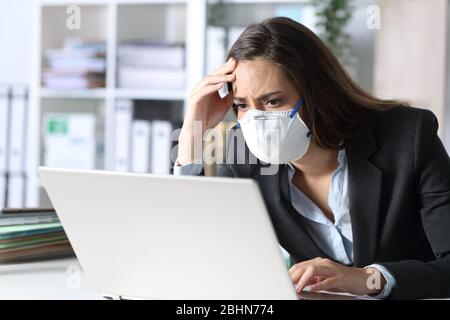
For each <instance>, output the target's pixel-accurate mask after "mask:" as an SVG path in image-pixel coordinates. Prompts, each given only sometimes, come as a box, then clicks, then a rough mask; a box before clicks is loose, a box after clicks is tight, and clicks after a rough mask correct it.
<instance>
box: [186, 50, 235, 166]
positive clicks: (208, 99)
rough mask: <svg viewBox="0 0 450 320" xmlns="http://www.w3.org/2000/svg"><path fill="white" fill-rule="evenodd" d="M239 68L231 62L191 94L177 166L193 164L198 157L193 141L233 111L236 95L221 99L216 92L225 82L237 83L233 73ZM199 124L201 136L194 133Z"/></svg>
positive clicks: (215, 72) (205, 80) (204, 80)
mask: <svg viewBox="0 0 450 320" xmlns="http://www.w3.org/2000/svg"><path fill="white" fill-rule="evenodd" d="M236 65H237V62H236V61H235V60H233V59H230V60H228V62H227V63H226V64H224V65H222V66H221V67H220V68H218V69H217V70H216V71H214V72H213V73H212V74H211V75H208V76H207V77H206V78H204V79H203V80H202V81H200V82H199V83H198V84H197V85H196V86H195V88H194V89H193V90H192V91H191V95H190V97H189V106H188V110H187V113H186V115H185V117H184V122H183V127H182V128H181V132H180V137H179V139H178V142H179V143H178V158H177V159H178V160H177V162H178V164H179V165H185V164H188V163H191V162H193V161H194V160H196V158H198V157H199V155H194V154H193V153H194V152H193V151H194V150H193V145H194V143H193V142H194V139H203V133H204V132H205V131H206V130H207V129H210V128H214V127H215V126H216V125H217V124H218V123H219V122H220V121H221V120H222V119H223V117H224V116H225V114H226V113H227V111H228V110H229V109H230V108H231V106H232V104H233V93H232V92H230V93H229V94H228V95H227V96H226V97H225V98H223V99H222V98H220V96H219V94H218V92H217V91H218V90H219V89H220V88H221V87H222V86H224V85H226V82H233V81H234V80H235V75H234V74H232V72H233V71H234V70H235V69H236ZM196 121H200V122H201V132H194V123H195V122H196ZM195 134H197V135H199V134H201V137H195ZM200 141H202V140H200Z"/></svg>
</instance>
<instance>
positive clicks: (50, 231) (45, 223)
mask: <svg viewBox="0 0 450 320" xmlns="http://www.w3.org/2000/svg"><path fill="white" fill-rule="evenodd" d="M73 254H74V253H73V249H72V247H71V246H70V243H69V240H68V239H67V236H66V234H65V233H64V229H63V227H62V225H61V223H60V222H59V220H58V218H57V216H56V214H55V212H54V211H53V209H28V210H25V209H4V210H3V211H2V213H1V214H0V263H10V262H23V261H31V260H43V259H55V258H62V257H68V256H73Z"/></svg>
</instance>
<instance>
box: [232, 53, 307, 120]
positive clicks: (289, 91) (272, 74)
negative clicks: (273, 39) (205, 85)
mask: <svg viewBox="0 0 450 320" xmlns="http://www.w3.org/2000/svg"><path fill="white" fill-rule="evenodd" d="M233 73H234V74H235V75H236V80H235V81H234V82H233V98H234V99H233V101H234V104H235V105H236V106H237V117H238V119H240V118H242V117H243V116H244V115H245V113H246V112H247V111H248V110H251V109H258V110H262V111H284V110H289V109H292V108H294V107H295V105H296V104H297V102H298V101H299V100H300V98H301V95H300V92H298V91H297V90H296V89H295V88H294V86H293V84H292V83H291V82H290V81H289V80H288V79H287V78H286V76H285V75H284V73H283V70H282V69H281V68H280V67H279V66H278V65H277V64H275V63H273V62H270V61H268V60H265V59H255V60H243V61H239V62H238V65H237V67H236V69H235V70H234V72H233ZM300 110H301V109H300Z"/></svg>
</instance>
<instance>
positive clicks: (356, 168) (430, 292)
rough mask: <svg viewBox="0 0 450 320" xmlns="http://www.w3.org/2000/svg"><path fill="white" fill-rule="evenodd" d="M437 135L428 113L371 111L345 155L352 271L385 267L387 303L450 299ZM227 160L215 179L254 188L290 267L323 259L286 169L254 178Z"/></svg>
mask: <svg viewBox="0 0 450 320" xmlns="http://www.w3.org/2000/svg"><path fill="white" fill-rule="evenodd" d="M437 129H438V122H437V119H436V117H435V116H434V114H433V113H432V112H430V111H428V110H423V109H418V108H412V107H397V108H394V109H391V110H388V111H376V112H374V113H373V114H371V116H370V117H369V121H368V122H367V124H365V125H364V126H363V127H362V128H361V129H360V131H359V132H358V134H357V135H355V137H354V138H353V139H352V142H351V144H350V146H349V147H348V148H347V150H346V151H347V159H348V178H349V201H350V216H351V222H352V229H353V246H354V266H356V267H364V266H367V265H369V264H372V263H378V264H381V265H383V266H384V267H386V268H387V269H388V270H389V271H390V272H391V273H392V275H393V276H394V278H395V280H396V286H395V288H394V290H393V291H392V293H391V295H390V296H389V298H393V299H410V298H411V299H415V298H439V297H450V159H449V157H448V155H447V153H446V151H445V149H444V147H443V145H442V143H441V140H440V139H439V137H438V136H437ZM235 130H238V131H240V129H235ZM233 134H239V133H237V132H234V133H233ZM240 134H242V132H240ZM231 140H232V139H231ZM232 149H233V151H234V152H231V154H232V155H231V156H229V155H230V150H232ZM246 153H248V149H246ZM226 154H227V157H226V159H225V163H224V164H222V165H221V166H220V168H219V175H220V176H226V177H241V178H242V177H244V178H252V179H255V180H256V181H257V182H258V184H259V186H260V189H261V192H262V194H263V197H264V201H265V203H266V206H267V208H268V211H269V214H270V217H271V220H272V223H273V225H274V228H275V231H276V234H277V237H278V240H279V242H280V244H281V245H282V246H283V247H284V248H285V249H286V250H287V251H288V252H289V253H290V254H291V256H292V257H293V259H294V261H295V262H299V261H304V260H309V259H313V258H315V257H327V255H326V254H325V253H324V252H322V250H320V249H319V248H318V247H317V245H316V244H315V243H314V241H313V240H312V238H311V237H310V236H309V234H308V233H307V232H306V230H305V229H304V226H303V225H302V219H301V217H300V215H299V214H298V213H297V212H296V211H295V209H294V208H293V206H292V205H291V201H290V197H289V182H288V181H287V175H286V174H285V170H286V166H285V165H280V166H279V170H278V173H277V174H275V175H261V174H260V173H261V172H260V169H261V167H262V166H263V164H261V163H260V162H259V161H258V163H257V164H252V165H250V164H246V162H245V160H243V159H242V158H241V159H239V158H240V157H242V156H245V155H242V154H237V153H236V149H235V146H234V147H229V146H228V147H227V150H226ZM247 156H248V154H247ZM230 160H231V161H230ZM238 160H240V161H244V164H236V163H243V162H237V161H238ZM327 258H330V257H327Z"/></svg>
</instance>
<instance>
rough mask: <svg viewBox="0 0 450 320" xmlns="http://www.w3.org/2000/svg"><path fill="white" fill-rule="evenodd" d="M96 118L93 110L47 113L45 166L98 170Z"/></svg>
mask: <svg viewBox="0 0 450 320" xmlns="http://www.w3.org/2000/svg"><path fill="white" fill-rule="evenodd" d="M95 126H96V117H95V115H94V114H91V113H47V114H45V115H44V121H43V134H44V147H45V148H44V165H46V166H49V167H58V168H71V169H86V170H90V169H94V168H95V155H96V137H95Z"/></svg>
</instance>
